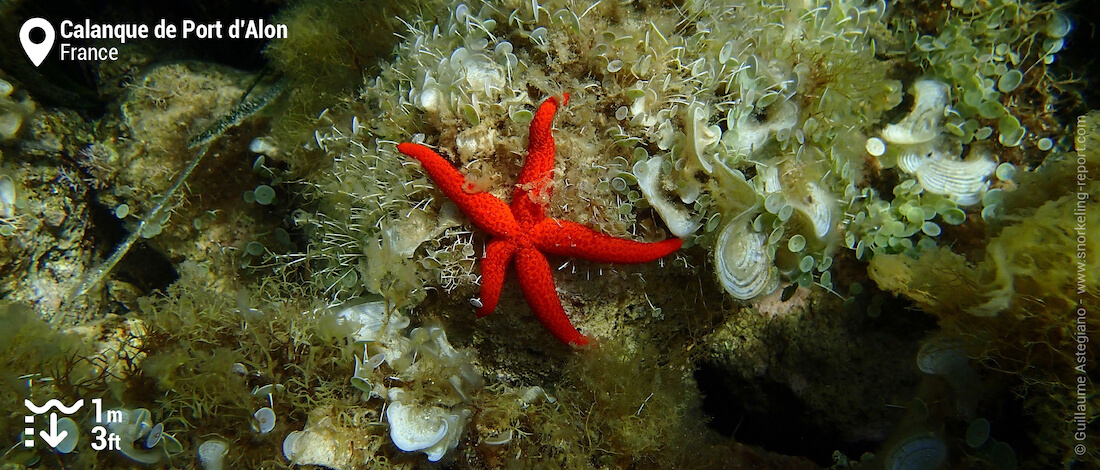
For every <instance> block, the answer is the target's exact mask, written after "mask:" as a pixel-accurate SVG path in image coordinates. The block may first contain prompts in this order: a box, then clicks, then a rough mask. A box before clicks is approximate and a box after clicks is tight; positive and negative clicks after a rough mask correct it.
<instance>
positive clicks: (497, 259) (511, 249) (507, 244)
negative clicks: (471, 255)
mask: <svg viewBox="0 0 1100 470" xmlns="http://www.w3.org/2000/svg"><path fill="white" fill-rule="evenodd" d="M516 248H517V246H516V244H515V243H514V242H512V240H509V239H507V238H497V239H494V240H491V241H490V242H489V246H488V247H486V248H485V259H483V260H481V299H480V300H481V307H479V308H478V309H477V317H478V318H481V317H484V316H486V315H488V314H490V313H493V310H496V309H497V302H498V301H500V290H501V288H502V287H503V286H504V276H505V275H506V274H508V265H509V264H511V263H512V256H513V255H515V254H516Z"/></svg>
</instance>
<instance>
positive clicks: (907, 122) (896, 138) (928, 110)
mask: <svg viewBox="0 0 1100 470" xmlns="http://www.w3.org/2000/svg"><path fill="white" fill-rule="evenodd" d="M912 93H913V95H914V97H915V103H914V104H913V110H912V111H910V112H909V114H907V115H906V116H905V118H903V119H902V120H901V122H898V123H897V124H890V125H888V126H886V128H885V129H883V130H882V138H883V139H885V140H886V141H887V142H890V143H892V144H904V145H913V144H922V143H925V142H930V141H931V140H932V139H935V138H936V136H937V135H939V133H940V129H939V125H940V120H941V119H942V118H943V110H944V108H946V107H947V85H946V84H944V83H942V82H938V81H935V80H917V81H916V82H915V83H913V89H912ZM870 147H871V146H870V144H868V149H867V150H868V152H870V150H871V148H870ZM884 150H885V149H884Z"/></svg>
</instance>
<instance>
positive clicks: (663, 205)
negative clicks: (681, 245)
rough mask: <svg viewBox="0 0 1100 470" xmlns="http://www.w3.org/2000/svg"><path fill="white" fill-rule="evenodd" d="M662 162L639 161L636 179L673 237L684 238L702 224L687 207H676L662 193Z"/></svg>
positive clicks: (659, 160)
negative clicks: (694, 218)
mask: <svg viewBox="0 0 1100 470" xmlns="http://www.w3.org/2000/svg"><path fill="white" fill-rule="evenodd" d="M662 162H663V160H662V159H661V157H653V158H650V159H649V160H647V161H639V162H638V163H636V164H634V177H635V178H637V179H638V187H639V188H640V189H641V190H642V195H644V196H645V199H646V201H649V205H651V206H653V208H654V209H656V210H657V213H658V214H660V215H661V219H663V220H664V221H665V225H668V230H669V231H671V232H672V234H673V235H675V236H677V237H679V238H684V237H686V236H688V235H691V234H692V233H694V232H695V231H696V230H698V229H699V227H700V226H701V225H702V222H700V221H698V220H693V219H692V218H691V214H690V213H688V211H687V208H686V207H676V206H675V205H673V203H672V202H671V201H669V200H668V198H666V197H665V196H664V194H663V193H662V192H661V187H660V181H659V180H660V176H661V163H662Z"/></svg>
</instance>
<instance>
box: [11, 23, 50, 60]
mask: <svg viewBox="0 0 1100 470" xmlns="http://www.w3.org/2000/svg"><path fill="white" fill-rule="evenodd" d="M34 28H40V29H41V30H42V32H44V33H46V38H45V39H43V40H42V42H40V43H37V44H35V42H34V41H31V31H32V30H33V29H34ZM19 42H20V43H22V44H23V52H26V53H27V58H29V59H31V62H34V66H35V67H38V66H39V65H41V64H42V61H43V60H46V56H48V55H50V49H53V25H52V24H50V22H49V21H46V19H45V18H31V19H29V20H27V21H25V22H23V26H22V27H21V28H19Z"/></svg>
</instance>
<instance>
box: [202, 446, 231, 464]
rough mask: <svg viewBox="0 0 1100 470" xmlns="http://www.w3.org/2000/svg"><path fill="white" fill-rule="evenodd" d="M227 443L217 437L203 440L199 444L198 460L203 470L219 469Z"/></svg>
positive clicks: (227, 447)
mask: <svg viewBox="0 0 1100 470" xmlns="http://www.w3.org/2000/svg"><path fill="white" fill-rule="evenodd" d="M228 451H229V444H226V443H225V441H220V440H217V439H214V440H209V441H206V442H203V443H202V444H201V445H200V446H199V462H201V463H202V468H203V470H221V468H222V463H223V461H224V460H225V454H226V453H227V452H228Z"/></svg>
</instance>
